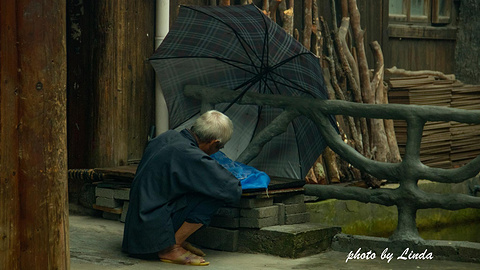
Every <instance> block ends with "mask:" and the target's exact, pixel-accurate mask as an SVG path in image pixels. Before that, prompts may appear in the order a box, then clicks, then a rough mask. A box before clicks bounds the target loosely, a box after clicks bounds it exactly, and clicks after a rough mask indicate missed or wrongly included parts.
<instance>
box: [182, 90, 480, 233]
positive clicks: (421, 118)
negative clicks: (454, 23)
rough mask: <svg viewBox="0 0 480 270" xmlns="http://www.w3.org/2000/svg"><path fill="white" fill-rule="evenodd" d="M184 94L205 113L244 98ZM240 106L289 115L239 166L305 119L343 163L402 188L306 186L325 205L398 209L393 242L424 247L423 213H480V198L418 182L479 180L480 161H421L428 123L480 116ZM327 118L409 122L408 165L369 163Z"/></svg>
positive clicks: (314, 103) (254, 101)
mask: <svg viewBox="0 0 480 270" xmlns="http://www.w3.org/2000/svg"><path fill="white" fill-rule="evenodd" d="M184 93H185V95H187V96H189V97H193V98H196V99H198V100H201V101H202V110H208V109H211V108H213V105H214V104H219V103H229V102H231V101H232V100H234V99H235V98H236V96H237V95H238V92H234V91H231V90H228V89H219V88H207V87H203V86H186V87H185V92H184ZM237 104H240V105H259V106H265V105H267V106H271V107H277V108H282V109H284V112H283V113H282V114H281V115H280V116H279V117H277V119H275V120H274V121H273V122H272V123H271V124H270V125H269V126H268V127H267V128H266V129H264V131H263V132H261V133H260V134H258V136H256V137H255V138H254V139H253V140H252V142H251V144H250V145H249V147H247V149H246V150H245V152H243V153H242V154H241V155H240V156H239V158H238V159H237V161H239V162H243V163H248V162H249V161H250V160H251V159H253V158H254V157H255V156H256V155H257V154H258V152H259V151H260V150H261V147H262V146H263V145H264V144H265V143H267V142H268V141H269V140H270V139H271V138H272V137H273V136H275V135H278V134H281V133H282V132H284V131H285V130H286V127H287V125H288V124H289V123H290V122H291V121H292V120H293V119H294V118H295V117H298V116H300V115H304V116H306V117H308V118H309V119H311V120H312V121H313V122H314V123H315V124H316V125H318V127H319V129H320V131H321V133H322V135H323V137H324V138H325V140H326V142H327V144H328V146H329V147H330V148H331V149H332V150H333V151H335V152H336V153H337V154H338V155H340V157H341V158H343V159H344V160H346V161H347V162H349V163H350V164H352V165H353V166H355V167H356V168H358V169H360V170H363V171H365V172H367V173H369V174H371V175H372V176H374V177H376V178H378V179H388V180H393V181H395V182H398V183H399V187H398V188H396V189H364V188H359V187H336V186H330V185H306V194H308V195H315V196H318V197H320V198H321V199H340V200H357V201H360V202H364V203H376V204H381V205H386V206H393V205H395V206H396V207H397V209H398V224H397V229H396V230H395V232H394V233H393V235H392V236H391V237H390V240H392V241H397V240H400V241H422V238H421V237H420V236H419V234H418V230H417V226H416V212H417V210H418V209H426V208H442V209H448V210H458V209H463V208H480V197H474V196H469V195H465V194H434V193H427V192H424V191H422V190H421V189H419V187H418V186H417V183H418V180H421V179H427V180H431V181H435V182H440V183H460V182H463V181H465V180H467V179H469V178H471V177H474V176H476V175H477V174H478V172H479V171H480V156H477V157H476V158H475V159H473V160H472V161H470V162H469V163H468V164H466V165H464V166H463V167H460V168H455V169H440V168H432V167H428V166H426V165H424V164H422V162H421V161H420V144H421V140H422V132H423V128H424V125H425V123H426V122H427V121H443V122H449V121H455V122H461V123H469V124H480V111H478V110H475V111H473V110H461V109H453V108H446V107H435V106H418V105H399V104H383V105H372V104H360V103H353V102H348V101H337V100H317V99H311V98H302V97H286V96H281V95H268V94H257V93H246V94H245V95H244V96H243V97H242V98H241V99H240V100H239V101H237ZM326 115H348V116H353V117H365V118H376V119H400V120H406V122H407V124H408V131H407V144H406V151H405V155H404V156H403V161H402V162H401V163H385V162H378V161H374V160H370V159H367V158H365V157H364V156H362V155H361V154H360V153H358V152H357V151H356V150H355V149H353V148H352V147H350V146H349V145H347V144H346V143H345V142H344V141H343V140H342V139H341V137H340V136H339V135H338V133H337V132H336V130H335V129H334V128H333V127H332V126H331V124H330V121H329V120H328V117H327V116H326Z"/></svg>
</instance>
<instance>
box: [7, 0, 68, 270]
mask: <svg viewBox="0 0 480 270" xmlns="http://www.w3.org/2000/svg"><path fill="white" fill-rule="evenodd" d="M65 10H66V9H65V2H64V1H59V0H53V1H52V0H48V1H47V0H19V1H2V2H1V4H0V32H1V35H0V58H1V60H2V64H1V69H0V78H1V86H0V93H1V95H0V107H1V115H0V127H1V128H0V135H1V139H0V149H1V156H0V167H1V170H0V177H1V178H0V202H1V207H0V236H1V237H0V269H69V267H70V265H69V262H70V261H69V245H68V241H69V240H68V207H67V205H68V204H67V142H66V139H67V134H66V133H67V130H66V87H65V86H66V80H67V74H66V60H67V58H66V42H65V25H66V23H65V20H66V15H65ZM45 29H48V31H45Z"/></svg>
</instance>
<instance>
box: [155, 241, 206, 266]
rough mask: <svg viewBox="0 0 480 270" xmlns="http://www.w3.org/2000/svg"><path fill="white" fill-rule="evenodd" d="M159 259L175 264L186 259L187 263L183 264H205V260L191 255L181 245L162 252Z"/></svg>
mask: <svg viewBox="0 0 480 270" xmlns="http://www.w3.org/2000/svg"><path fill="white" fill-rule="evenodd" d="M187 253H189V255H188V256H185V254H187ZM158 257H159V258H160V259H161V260H168V261H171V262H174V263H182V262H181V261H179V260H184V259H185V261H184V262H183V264H189V263H191V262H192V261H194V262H196V263H205V259H203V258H202V257H199V256H196V255H194V254H192V253H190V252H189V251H187V250H185V249H184V248H183V247H182V246H181V245H178V244H175V245H173V246H172V247H170V248H168V249H166V250H163V251H160V252H159V253H158Z"/></svg>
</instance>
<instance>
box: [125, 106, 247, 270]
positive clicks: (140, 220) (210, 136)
mask: <svg viewBox="0 0 480 270" xmlns="http://www.w3.org/2000/svg"><path fill="white" fill-rule="evenodd" d="M232 132H233V124H232V122H231V120H230V119H229V118H228V117H227V116H226V115H224V114H222V113H220V112H218V111H214V110H212V111H208V112H206V113H204V114H202V115H201V116H200V117H199V118H198V119H197V120H196V121H195V123H194V124H193V126H192V127H191V129H184V130H182V131H181V132H177V131H173V130H170V131H167V132H165V133H163V134H161V135H159V136H158V137H156V138H155V139H153V140H151V141H150V142H149V143H148V145H147V147H146V149H145V153H144V155H143V157H142V160H141V162H140V164H139V165H138V168H137V172H136V175H135V179H134V180H133V183H132V187H131V191H130V204H129V208H128V213H127V217H126V220H125V230H124V236H123V245H122V249H123V251H124V252H127V253H129V254H130V255H131V256H135V257H140V258H152V257H156V258H160V260H161V261H163V262H170V263H178V264H191V265H208V264H209V263H208V262H205V260H204V259H203V258H202V257H200V256H204V254H203V252H202V251H200V250H199V249H196V248H194V247H193V246H192V245H190V244H188V243H187V242H185V240H186V239H187V238H188V237H189V236H190V235H191V234H192V233H194V232H195V231H196V230H198V229H199V228H201V227H202V226H203V225H208V224H209V223H210V219H211V216H212V215H213V214H214V213H215V212H216V211H217V210H218V208H220V207H221V206H223V205H224V204H229V203H236V202H238V200H239V199H240V197H241V193H242V189H241V186H240V182H239V180H238V179H237V178H235V177H234V176H233V175H232V174H231V173H230V172H229V171H227V170H226V169H224V168H223V167H222V166H221V165H219V164H218V163H217V162H216V161H215V160H214V159H212V158H211V157H210V155H212V154H214V153H216V152H217V151H219V150H220V149H221V148H222V147H223V146H224V145H225V144H226V143H227V141H228V140H230V137H231V135H232ZM198 255H200V256H198Z"/></svg>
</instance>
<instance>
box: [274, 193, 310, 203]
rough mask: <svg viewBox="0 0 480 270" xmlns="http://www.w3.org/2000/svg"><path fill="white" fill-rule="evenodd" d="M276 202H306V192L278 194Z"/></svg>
mask: <svg viewBox="0 0 480 270" xmlns="http://www.w3.org/2000/svg"><path fill="white" fill-rule="evenodd" d="M275 203H283V204H299V203H305V194H295V195H282V196H277V197H275Z"/></svg>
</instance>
